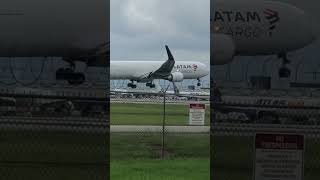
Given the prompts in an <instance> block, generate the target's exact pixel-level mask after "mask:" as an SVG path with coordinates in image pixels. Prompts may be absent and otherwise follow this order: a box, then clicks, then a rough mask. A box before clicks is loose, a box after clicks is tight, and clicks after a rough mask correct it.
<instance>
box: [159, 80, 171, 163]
mask: <svg viewBox="0 0 320 180" xmlns="http://www.w3.org/2000/svg"><path fill="white" fill-rule="evenodd" d="M169 87H170V84H169V85H168V87H167V88H166V89H164V90H163V114H162V147H161V158H162V159H164V148H165V145H164V144H165V139H164V138H165V137H164V133H165V126H166V93H167V90H168V88H169Z"/></svg>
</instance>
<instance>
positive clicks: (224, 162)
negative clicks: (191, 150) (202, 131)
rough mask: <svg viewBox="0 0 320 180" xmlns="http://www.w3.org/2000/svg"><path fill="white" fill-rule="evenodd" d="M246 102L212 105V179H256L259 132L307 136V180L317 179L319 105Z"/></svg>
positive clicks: (304, 172)
mask: <svg viewBox="0 0 320 180" xmlns="http://www.w3.org/2000/svg"><path fill="white" fill-rule="evenodd" d="M222 99H223V97H222ZM245 99H246V98H244V100H234V101H229V102H223V101H217V99H215V100H216V101H213V102H212V104H211V115H212V116H211V118H212V119H211V153H210V154H211V172H212V174H211V175H212V177H211V178H212V179H215V180H219V179H224V180H234V179H237V180H239V179H240V180H242V179H243V180H245V179H254V171H255V146H256V144H255V135H256V133H278V134H279V133H287V134H288V133H289V134H298V135H304V137H305V141H304V153H303V161H304V164H303V177H304V179H305V180H314V179H318V178H319V177H320V174H319V172H320V171H319V170H320V126H319V121H320V107H319V105H320V104H318V103H316V101H315V103H313V104H312V103H311V104H310V103H308V102H306V101H303V100H301V99H293V100H292V101H289V102H288V101H287V102H284V101H280V100H274V101H273V102H271V103H261V100H256V101H254V102H252V101H248V100H245ZM247 99H250V98H247ZM274 99H277V98H274ZM230 172H232V173H230ZM284 179H286V178H284ZM287 179H288V178H287ZM289 179H290V178H289Z"/></svg>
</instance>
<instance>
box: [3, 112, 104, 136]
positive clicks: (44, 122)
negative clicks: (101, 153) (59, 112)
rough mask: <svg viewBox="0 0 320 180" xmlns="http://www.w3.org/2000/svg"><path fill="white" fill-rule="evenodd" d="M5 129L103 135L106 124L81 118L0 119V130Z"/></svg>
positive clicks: (16, 117) (99, 120) (102, 120)
mask: <svg viewBox="0 0 320 180" xmlns="http://www.w3.org/2000/svg"><path fill="white" fill-rule="evenodd" d="M7 129H14V130H30V131H66V132H79V133H81V132H88V133H90V132H91V133H105V132H106V131H107V130H108V122H107V121H106V120H104V119H102V118H82V117H18V116H13V117H10V116H9V117H0V130H7Z"/></svg>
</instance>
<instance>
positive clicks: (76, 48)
mask: <svg viewBox="0 0 320 180" xmlns="http://www.w3.org/2000/svg"><path fill="white" fill-rule="evenodd" d="M0 7H1V9H0V27H1V33H0V57H63V60H64V61H66V62H68V63H69V66H68V67H66V68H62V69H59V70H58V71H57V75H58V77H63V75H67V77H68V78H67V79H65V80H68V81H69V82H70V83H71V84H74V83H82V82H83V81H84V80H85V77H84V74H83V73H76V72H75V61H82V62H85V63H86V64H87V65H88V66H100V67H106V66H107V64H108V63H109V60H108V57H107V56H108V54H109V44H110V43H109V41H110V39H109V34H110V33H109V32H110V30H109V26H110V25H109V24H110V23H109V22H110V15H109V14H110V4H109V1H108V0H67V1H63V0H28V1H25V0H1V1H0ZM64 77H66V76H64Z"/></svg>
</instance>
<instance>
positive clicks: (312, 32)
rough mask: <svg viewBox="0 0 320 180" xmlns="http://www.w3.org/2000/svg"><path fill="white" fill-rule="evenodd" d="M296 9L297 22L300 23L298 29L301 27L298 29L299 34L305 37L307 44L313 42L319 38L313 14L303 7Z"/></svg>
mask: <svg viewBox="0 0 320 180" xmlns="http://www.w3.org/2000/svg"><path fill="white" fill-rule="evenodd" d="M295 10H296V12H297V14H298V16H297V19H296V23H298V26H299V27H297V28H296V30H298V29H300V31H299V30H298V31H297V32H298V34H299V36H301V37H302V38H303V39H304V42H305V44H306V45H308V44H311V43H313V42H314V41H315V40H316V39H317V38H318V33H317V29H316V26H315V24H316V23H314V22H313V21H314V20H313V16H311V15H310V14H309V13H308V12H306V11H304V10H302V9H298V8H296V9H295Z"/></svg>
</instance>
